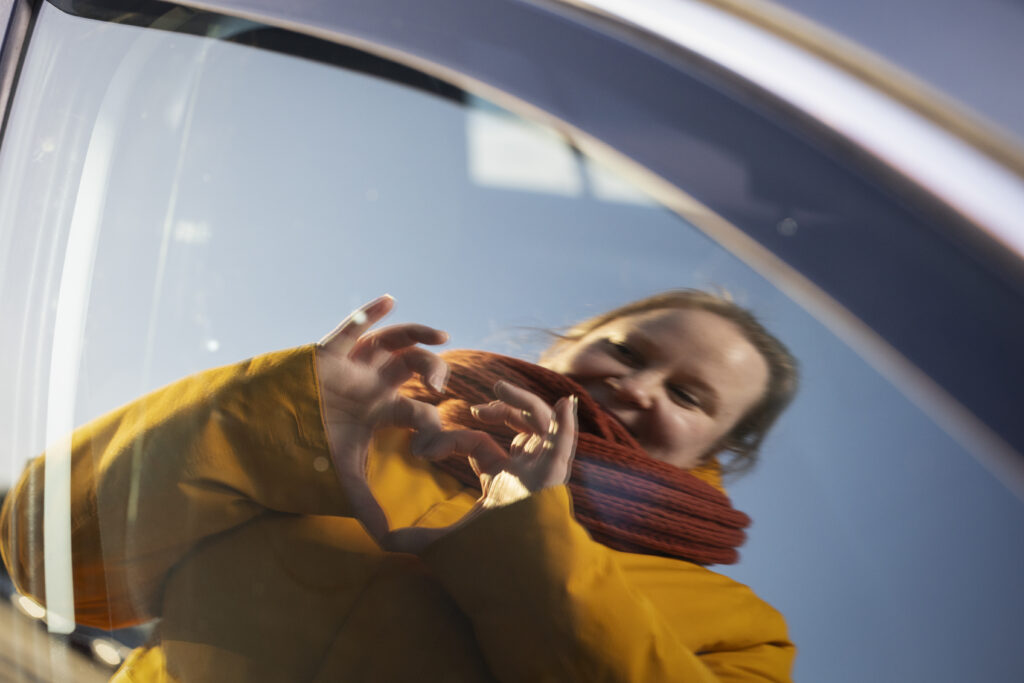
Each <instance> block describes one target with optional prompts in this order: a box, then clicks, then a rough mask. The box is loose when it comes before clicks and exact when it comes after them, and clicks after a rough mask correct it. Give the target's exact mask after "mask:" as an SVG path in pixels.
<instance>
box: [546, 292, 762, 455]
mask: <svg viewBox="0 0 1024 683" xmlns="http://www.w3.org/2000/svg"><path fill="white" fill-rule="evenodd" d="M543 365H545V366H546V367H548V368H550V369H551V370H554V371H556V372H560V373H562V374H564V375H568V376H569V377H571V378H573V379H574V380H576V381H577V382H579V383H580V384H581V385H583V387H584V388H585V389H586V390H587V392H588V393H589V394H590V395H591V396H592V397H593V398H594V400H596V401H597V402H598V403H599V404H600V405H601V406H602V407H603V408H604V409H605V410H607V411H608V412H609V413H611V414H612V415H614V416H615V417H616V418H618V420H619V421H620V422H622V424H623V425H624V426H625V427H626V429H627V430H629V432H630V433H631V434H632V435H633V437H634V438H635V439H636V440H637V441H638V442H639V443H640V445H641V446H642V447H643V448H644V450H646V451H647V453H648V455H650V456H651V457H652V458H656V459H658V460H662V461H664V462H667V463H670V464H672V465H675V466H677V467H681V468H683V469H691V468H693V467H696V466H698V465H699V464H700V463H701V462H702V460H703V459H704V458H705V456H708V455H712V454H714V453H715V452H717V451H718V450H720V443H721V441H722V439H723V437H725V436H726V435H727V434H728V433H729V431H730V430H731V429H732V427H733V426H734V425H735V424H736V423H737V422H738V421H739V420H740V418H742V417H743V416H744V415H745V414H746V413H747V411H748V410H749V409H750V408H751V407H752V406H753V405H754V404H755V403H757V401H758V400H759V399H760V398H761V396H762V395H763V394H764V392H765V390H766V388H767V385H768V364H767V363H766V362H765V360H764V358H763V357H762V356H761V354H760V353H759V352H758V351H757V349H755V348H754V346H753V345H752V344H751V343H750V342H749V341H747V339H746V338H745V337H744V336H743V334H742V333H741V332H740V331H739V329H738V328H737V327H736V326H735V325H734V324H733V323H731V322H729V321H728V320H726V319H725V318H722V317H720V316H718V315H716V314H714V313H710V312H708V311H704V310H700V309H660V310H654V311H647V312H644V313H638V314H636V315H631V316H626V317H623V318H618V319H616V320H613V321H611V322H608V323H605V324H604V325H602V326H601V327H598V328H596V329H594V330H592V331H591V332H589V333H588V334H587V335H585V336H584V337H583V338H581V339H579V340H577V341H575V342H568V343H566V344H564V345H563V346H562V347H561V348H559V349H557V350H556V351H555V352H554V353H553V354H552V355H551V356H549V357H548V358H547V359H546V360H545V361H544V363H543Z"/></svg>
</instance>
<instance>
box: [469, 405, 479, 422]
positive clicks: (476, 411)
mask: <svg viewBox="0 0 1024 683" xmlns="http://www.w3.org/2000/svg"><path fill="white" fill-rule="evenodd" d="M469 412H470V414H471V415H472V416H473V417H475V418H476V419H478V420H479V419H480V407H479V406H470V407H469Z"/></svg>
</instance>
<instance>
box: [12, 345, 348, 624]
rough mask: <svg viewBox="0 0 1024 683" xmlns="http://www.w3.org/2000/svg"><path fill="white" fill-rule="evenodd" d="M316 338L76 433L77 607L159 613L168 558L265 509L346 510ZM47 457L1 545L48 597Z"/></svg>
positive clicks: (86, 616) (15, 502) (21, 490)
mask: <svg viewBox="0 0 1024 683" xmlns="http://www.w3.org/2000/svg"><path fill="white" fill-rule="evenodd" d="M316 387H317V382H316V368H315V363H314V356H313V350H312V347H303V348H299V349H293V350H290V351H284V352H280V353H274V354H268V355H265V356H260V357H258V358H255V359H252V360H249V361H246V362H243V363H240V364H237V365H232V366H228V367H224V368H218V369H214V370H209V371H206V372H202V373H200V374H198V375H194V376H191V377H188V378H186V379H183V380H180V381H178V382H175V383H174V384H171V385H169V386H167V387H165V388H163V389H160V390H158V391H156V392H154V393H152V394H150V395H148V396H145V397H143V398H141V399H138V400H136V401H134V402H132V403H130V404H128V405H127V406H125V407H123V408H120V409H118V410H116V411H114V412H112V413H110V414H108V415H105V416H103V417H101V418H99V419H97V420H95V421H93V422H91V423H89V424H87V425H86V426H84V427H81V428H79V429H78V430H76V431H75V433H74V434H73V435H72V446H71V534H72V537H71V547H72V567H73V575H74V595H75V617H76V621H78V622H79V623H81V624H87V625H95V626H99V627H103V628H113V627H120V626H126V625H130V624H133V623H138V622H141V621H144V620H146V619H149V618H152V617H153V616H155V615H156V612H157V605H159V602H160V594H161V591H162V586H163V582H164V579H165V577H166V575H167V573H168V571H169V570H170V569H171V568H172V567H173V566H174V565H175V563H177V562H178V561H179V560H180V559H181V558H182V557H183V556H184V555H185V554H186V553H187V552H188V551H189V550H190V549H191V548H193V547H194V546H195V545H196V544H197V543H199V542H201V541H202V540H203V539H205V538H207V537H210V536H212V535H214V534H218V533H220V532H223V531H225V530H227V529H231V528H233V527H237V526H239V525H241V524H244V523H245V522H247V521H248V520H250V519H252V518H253V517H255V516H257V515H259V514H261V513H262V512H264V511H265V510H268V509H269V510H276V511H281V512H289V513H307V514H320V515H344V514H346V513H347V509H346V504H345V501H344V500H343V497H342V495H341V488H340V486H338V483H337V480H336V478H335V474H334V470H333V467H332V466H331V464H330V457H329V452H328V450H327V444H326V437H325V436H324V430H323V427H322V421H321V416H320V405H319V398H318V395H317V389H316ZM43 472H44V467H43V458H42V457H39V458H37V459H36V460H34V461H33V462H32V463H30V465H29V467H28V468H27V469H26V472H25V473H24V475H23V476H22V478H21V480H20V481H19V482H18V484H17V485H16V487H15V488H14V489H13V490H12V491H11V493H10V495H9V496H8V498H7V500H6V502H5V505H4V508H3V512H2V516H0V548H2V551H3V559H4V562H5V563H6V565H7V566H8V567H9V569H10V572H11V575H12V578H13V579H14V581H15V583H16V584H17V585H18V587H19V589H20V590H22V591H23V592H25V593H27V594H29V595H31V596H33V597H35V598H36V599H38V600H39V601H40V602H44V603H45V598H46V596H45V591H44V587H43V566H44V560H45V558H44V557H43V540H42V533H43V532H42V529H43V497H44V489H45V482H44V481H43V476H44V475H43Z"/></svg>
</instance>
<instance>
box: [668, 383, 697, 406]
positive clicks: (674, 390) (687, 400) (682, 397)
mask: <svg viewBox="0 0 1024 683" xmlns="http://www.w3.org/2000/svg"><path fill="white" fill-rule="evenodd" d="M668 393H669V395H670V396H671V397H672V400H673V401H675V402H676V403H678V404H679V405H682V406H685V407H690V408H701V407H703V405H702V403H701V400H700V397H699V396H697V395H696V394H694V393H693V392H691V391H689V390H687V388H686V387H684V386H680V385H678V384H670V385H668Z"/></svg>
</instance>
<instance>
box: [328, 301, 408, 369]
mask: <svg viewBox="0 0 1024 683" xmlns="http://www.w3.org/2000/svg"><path fill="white" fill-rule="evenodd" d="M394 306H395V299H394V297H392V296H391V295H390V294H384V295H383V296H379V297H377V298H376V299H374V300H373V301H371V302H369V303H367V304H364V305H363V306H361V307H359V308H357V309H356V310H355V311H353V312H352V313H351V314H350V315H349V316H348V317H347V318H345V319H344V320H342V321H341V323H339V324H338V326H337V327H335V328H334V329H333V330H332V331H331V332H330V333H329V334H328V335H327V336H326V337H324V338H323V339H321V340H320V346H321V347H323V348H324V349H325V350H327V351H330V352H331V353H339V354H346V355H347V354H348V353H349V352H350V351H351V350H352V348H353V347H354V346H355V344H356V342H357V341H358V340H359V337H361V336H362V335H363V334H364V333H365V332H366V331H367V330H368V329H370V328H371V327H372V326H373V325H374V324H376V323H377V322H378V321H380V319H381V318H383V317H384V316H386V315H387V314H388V313H390V312H391V309H392V308H394Z"/></svg>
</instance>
